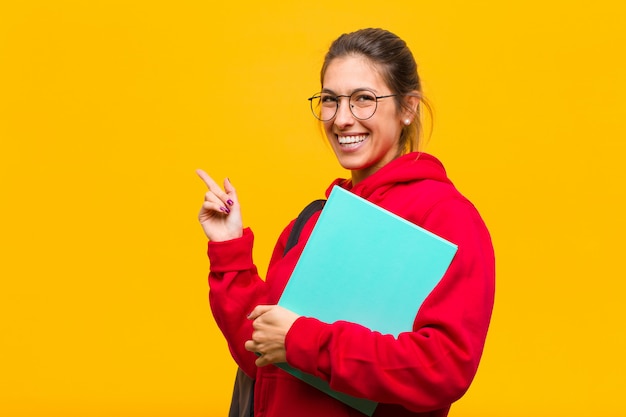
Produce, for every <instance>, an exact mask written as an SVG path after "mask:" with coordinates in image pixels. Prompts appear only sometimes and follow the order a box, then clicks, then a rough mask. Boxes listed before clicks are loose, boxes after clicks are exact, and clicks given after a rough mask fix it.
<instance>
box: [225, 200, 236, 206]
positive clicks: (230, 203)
mask: <svg viewBox="0 0 626 417" xmlns="http://www.w3.org/2000/svg"><path fill="white" fill-rule="evenodd" d="M226 202H227V203H228V205H229V206H232V205H233V204H235V202H234V201H233V200H231V199H230V198H229V199H228V200H226Z"/></svg>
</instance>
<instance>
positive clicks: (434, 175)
mask: <svg viewBox="0 0 626 417" xmlns="http://www.w3.org/2000/svg"><path fill="white" fill-rule="evenodd" d="M422 180H433V181H438V182H443V183H446V184H452V182H451V181H450V180H449V179H448V176H447V174H446V170H445V169H444V167H443V164H442V163H441V162H439V160H438V159H437V158H435V157H434V156H432V155H430V154H427V153H424V152H411V153H408V154H406V155H403V156H401V157H398V158H396V159H394V160H393V161H391V162H389V163H388V164H387V165H385V166H384V167H382V168H381V169H379V170H378V171H376V172H375V173H374V174H372V175H370V176H369V177H367V178H366V179H364V180H363V181H361V182H360V183H358V184H357V185H356V186H353V185H352V181H351V180H349V179H343V178H337V179H336V180H335V181H333V183H332V184H331V185H330V187H328V189H327V190H326V197H328V196H329V195H330V191H331V190H332V188H333V187H334V186H335V185H339V186H340V187H342V188H344V189H346V190H349V191H352V192H353V193H354V194H356V195H358V196H361V197H363V198H365V199H368V200H371V201H376V200H378V198H377V197H378V196H382V195H383V194H384V193H385V192H386V191H387V190H388V189H389V188H391V187H392V186H394V185H396V184H399V183H409V182H415V181H422Z"/></svg>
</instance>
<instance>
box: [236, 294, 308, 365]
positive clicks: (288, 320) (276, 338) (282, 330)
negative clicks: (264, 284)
mask: <svg viewBox="0 0 626 417" xmlns="http://www.w3.org/2000/svg"><path fill="white" fill-rule="evenodd" d="M298 317H300V316H299V315H297V314H296V313H294V312H293V311H290V310H287V309H286V308H283V307H280V306H277V305H260V306H256V307H255V309H254V310H252V313H250V315H248V318H249V319H250V320H253V322H252V328H253V329H254V330H253V332H252V340H248V341H247V342H246V344H245V347H246V350H249V351H250V352H255V353H257V354H260V356H259V358H258V359H257V360H256V365H257V366H265V365H269V364H271V363H280V362H287V352H286V350H285V337H286V336H287V332H288V331H289V329H291V326H292V325H293V323H294V322H295V321H296V320H297V319H298Z"/></svg>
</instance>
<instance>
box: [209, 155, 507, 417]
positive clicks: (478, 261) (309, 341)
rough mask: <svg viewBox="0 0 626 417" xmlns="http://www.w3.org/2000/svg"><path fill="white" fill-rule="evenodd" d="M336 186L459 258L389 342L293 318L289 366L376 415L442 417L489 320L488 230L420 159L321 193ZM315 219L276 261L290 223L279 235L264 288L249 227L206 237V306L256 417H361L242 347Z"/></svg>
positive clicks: (462, 386)
mask: <svg viewBox="0 0 626 417" xmlns="http://www.w3.org/2000/svg"><path fill="white" fill-rule="evenodd" d="M334 185H340V186H341V187H343V188H345V189H348V190H350V191H352V192H353V193H355V194H357V195H359V196H361V197H364V198H366V199H367V200H369V201H371V202H373V203H375V204H377V205H379V206H381V207H383V208H385V209H387V210H389V211H391V212H393V213H396V214H397V215H399V216H401V217H404V218H405V219H407V220H409V221H411V222H413V223H415V224H417V225H419V226H421V227H423V228H425V229H427V230H430V231H431V232H433V233H435V234H437V235H439V236H441V237H443V238H445V239H447V240H449V241H451V242H453V243H455V244H456V245H458V251H457V253H456V255H455V257H454V260H453V261H452V263H451V265H450V268H449V269H448V271H447V272H446V274H445V275H444V277H443V279H442V280H441V282H440V283H439V284H438V285H437V287H436V288H435V289H434V290H433V292H432V293H431V294H430V295H429V296H428V297H427V299H426V300H425V301H424V303H423V305H422V307H421V308H420V310H419V312H418V314H417V316H416V318H415V322H414V325H413V331H412V332H406V333H402V334H400V335H399V336H398V337H397V338H395V337H393V336H390V335H382V334H380V333H377V332H372V331H370V330H369V329H367V328H364V327H362V326H360V325H357V324H354V323H348V322H336V323H331V324H329V323H323V322H320V321H319V320H316V319H315V318H312V317H300V318H298V319H297V320H296V322H295V323H294V324H293V326H292V327H291V329H290V330H289V332H288V333H287V337H286V341H285V348H286V352H287V362H288V363H289V364H290V365H291V366H293V367H294V368H297V369H300V370H302V371H304V372H307V373H310V374H313V375H315V376H317V377H320V378H322V379H324V380H326V381H328V383H329V384H330V387H331V388H333V389H334V390H336V391H342V392H345V393H347V394H350V395H353V396H355V397H362V398H368V399H370V400H373V401H376V402H378V403H379V405H378V406H377V408H376V411H375V413H374V417H386V416H390V417H391V416H393V417H404V416H407V417H408V416H413V417H415V416H437V417H440V416H446V415H447V414H448V410H449V408H450V405H451V404H452V403H453V402H454V401H456V400H458V399H459V398H460V397H461V396H462V395H463V394H464V393H465V391H466V390H467V388H468V387H469V385H470V383H471V381H472V379H473V377H474V375H475V373H476V369H477V367H478V362H479V360H480V357H481V354H482V351H483V346H484V342H485V337H486V334H487V328H488V326H489V320H490V318H491V311H492V307H493V300H494V285H495V284H494V280H495V265H494V254H493V247H492V244H491V239H490V237H489V232H488V231H487V228H486V227H485V224H484V223H483V221H482V219H481V217H480V215H479V214H478V212H477V210H476V209H475V208H474V206H473V205H472V204H471V203H470V202H469V201H468V200H467V199H466V198H465V197H463V196H462V195H461V194H460V193H459V192H458V191H457V190H456V188H455V187H454V186H453V185H452V183H451V182H450V180H449V179H448V177H447V176H446V172H445V170H444V168H443V166H442V165H441V163H440V162H439V161H438V160H437V159H436V158H434V157H433V156H431V155H428V154H425V153H419V154H418V153H411V154H408V155H404V156H402V157H400V158H397V159H395V160H394V161H392V162H390V163H388V164H387V165H385V166H384V167H383V168H381V169H380V170H378V171H377V172H376V173H374V174H373V175H371V176H369V177H368V178H366V179H365V180H363V181H362V182H360V183H359V184H357V185H356V186H354V187H352V184H351V182H350V181H349V180H342V179H338V180H336V181H334V182H333V184H331V186H330V187H329V188H328V190H327V192H326V193H327V195H328V194H329V193H330V189H331V188H332V186H334ZM318 217H319V213H318V214H316V215H314V216H313V217H312V218H311V219H310V221H309V222H308V223H307V224H306V225H305V227H304V229H303V230H302V234H301V237H300V241H299V242H298V244H297V245H296V246H295V247H293V249H291V250H290V251H289V252H288V253H287V255H286V256H285V257H283V255H282V254H283V249H284V247H285V244H286V242H287V238H288V236H289V233H290V231H291V228H292V227H293V221H292V222H291V223H290V224H289V225H288V226H287V227H286V228H285V230H284V231H283V232H282V234H281V235H280V238H279V239H278V242H277V244H276V247H275V249H274V253H273V255H272V259H271V261H270V265H269V269H268V273H267V278H266V280H265V281H263V280H262V279H261V278H260V277H259V275H258V273H257V270H256V267H255V266H254V264H253V262H252V245H253V240H254V237H253V234H252V231H251V230H250V229H245V230H244V234H243V236H242V237H241V238H239V239H234V240H230V241H225V242H209V246H208V255H209V259H210V263H211V272H210V274H209V285H210V293H209V299H210V303H211V308H212V311H213V315H214V317H215V320H216V322H217V324H218V326H219V327H220V329H221V330H222V332H223V334H224V336H225V337H226V340H227V341H228V344H229V347H230V350H231V353H232V355H233V357H234V359H235V361H236V362H237V364H238V365H239V366H240V367H241V368H242V369H243V370H244V371H245V372H246V373H247V374H248V375H251V376H253V377H255V378H256V385H255V397H254V398H255V404H254V413H255V417H309V416H310V417H320V416H323V417H336V416H362V415H363V414H361V413H359V412H357V411H356V410H354V409H353V408H351V407H349V406H347V405H345V404H343V403H342V402H339V401H338V400H335V399H334V398H332V397H330V396H328V395H326V394H324V393H322V392H321V391H318V390H317V389H316V388H313V387H311V386H309V385H307V384H306V383H304V382H302V381H300V380H299V379H297V378H295V377H293V376H291V375H289V374H287V373H286V372H284V371H282V370H281V369H279V368H277V367H275V366H266V367H262V368H257V367H256V365H255V364H254V361H255V360H256V356H255V355H254V354H253V353H251V352H248V351H246V350H245V349H244V343H245V341H246V340H249V339H251V335H252V323H251V322H250V321H249V320H247V319H246V315H247V314H248V313H250V311H252V309H253V308H254V307H255V306H256V305H258V304H276V303H277V302H278V299H279V298H280V295H281V293H282V291H283V289H284V287H285V284H286V282H287V280H288V278H289V276H290V275H291V272H292V271H293V269H294V267H295V264H296V262H297V260H298V258H299V256H300V254H301V252H302V249H303V247H304V244H305V243H306V240H307V239H308V237H309V235H310V233H311V231H312V229H313V226H314V225H315V222H316V221H317V218H318ZM375 238H376V236H372V239H375ZM381 279H384V277H381ZM407 279H410V277H407Z"/></svg>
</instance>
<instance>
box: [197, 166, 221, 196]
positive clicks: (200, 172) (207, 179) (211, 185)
mask: <svg viewBox="0 0 626 417" xmlns="http://www.w3.org/2000/svg"><path fill="white" fill-rule="evenodd" d="M196 174H198V176H199V177H200V179H202V181H204V183H205V184H206V186H207V187H208V188H209V190H211V191H213V190H215V189H216V188H218V189H219V188H220V187H219V185H217V183H216V182H215V181H213V178H211V177H210V176H209V174H207V173H206V172H204V171H203V170H201V169H196Z"/></svg>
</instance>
